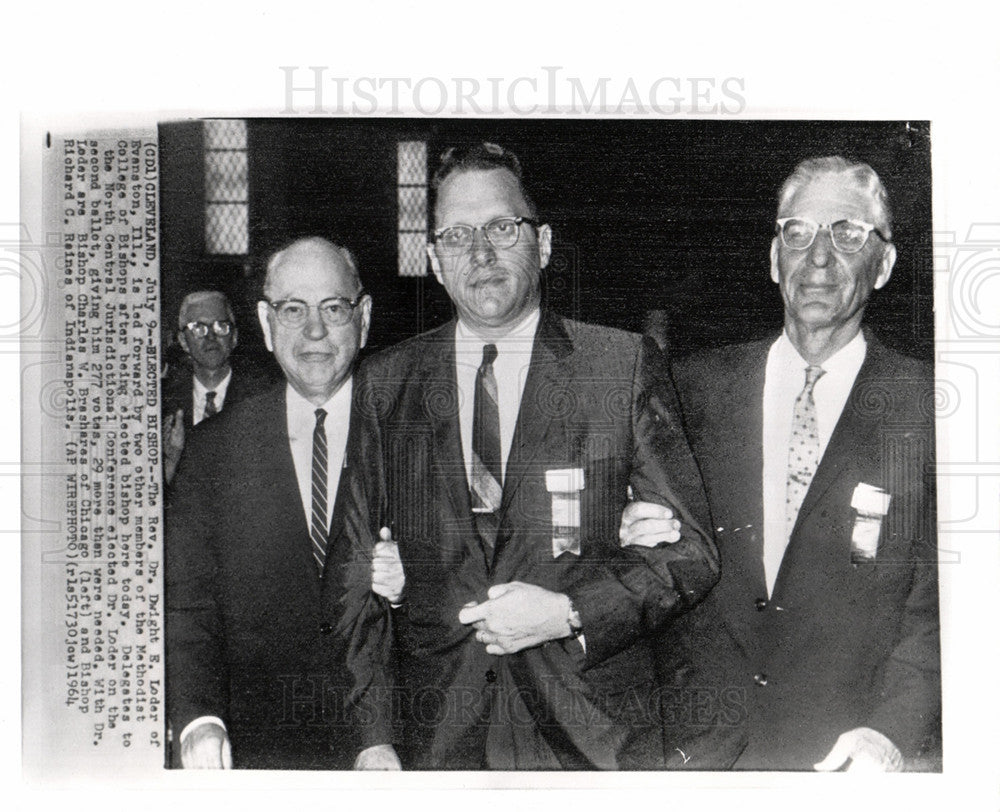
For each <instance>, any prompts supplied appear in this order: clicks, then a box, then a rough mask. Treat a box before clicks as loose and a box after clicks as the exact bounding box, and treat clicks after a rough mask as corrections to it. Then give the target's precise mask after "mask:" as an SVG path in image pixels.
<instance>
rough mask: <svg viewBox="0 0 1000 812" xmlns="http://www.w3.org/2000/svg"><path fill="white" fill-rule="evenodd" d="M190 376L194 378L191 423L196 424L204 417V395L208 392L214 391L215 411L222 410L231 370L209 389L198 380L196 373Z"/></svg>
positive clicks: (231, 376)
mask: <svg viewBox="0 0 1000 812" xmlns="http://www.w3.org/2000/svg"><path fill="white" fill-rule="evenodd" d="M191 377H192V378H193V379H194V392H193V397H192V398H191V408H192V409H193V410H194V414H193V415H191V425H192V426H197V425H198V424H199V423H200V422H201V421H202V420H204V419H205V395H206V394H208V393H209V392H215V411H217V412H221V411H222V404H223V403H225V402H226V390H227V389H229V382H230V381H231V380H232V379H233V371H232V370H231V369H230V370H229V372H227V373H226V377H225V378H223V379H222V381H221V382H220V383H219V385H218V386H216V387H215V388H213V389H209V388H208V387H207V386H205V384H203V383H202V382H201V381H199V380H198V376H197V375H192V376H191Z"/></svg>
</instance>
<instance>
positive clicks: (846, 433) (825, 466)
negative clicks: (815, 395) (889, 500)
mask: <svg viewBox="0 0 1000 812" xmlns="http://www.w3.org/2000/svg"><path fill="white" fill-rule="evenodd" d="M865 338H866V340H867V345H868V346H867V350H866V352H865V360H864V363H863V364H862V365H861V369H860V370H859V371H858V376H857V378H856V379H855V381H854V385H853V386H852V387H851V392H850V394H849V395H848V397H847V401H846V402H845V403H844V409H843V411H842V412H841V414H840V419H839V420H838V421H837V425H836V426H835V427H834V430H833V434H832V435H830V442H829V443H828V444H827V446H826V451H825V452H824V453H823V458H822V459H821V460H820V463H819V466H818V467H817V469H816V475H815V476H814V477H813V481H812V483H811V484H810V486H809V490H808V491H806V495H805V498H804V499H803V501H802V507H801V508H800V509H799V514H798V517H797V518H796V520H795V526H794V528H793V529H792V534H791V537H790V539H789V542H788V548H787V549H786V550H785V555H784V558H782V561H781V567H780V569H779V571H778V577H777V579H776V581H775V585H774V594H775V596H780V595H781V594H782V593H784V592H785V591H786V590H787V584H786V581H787V579H788V574H787V573H788V572H794V571H795V569H796V562H797V561H798V560H799V559H801V558H802V557H803V556H804V555H805V554H806V553H807V551H806V549H805V547H804V545H808V544H811V543H815V539H811V538H804V537H803V534H802V532H801V529H802V526H803V523H804V522H805V521H806V520H807V519H808V518H809V516H810V514H812V512H813V511H815V510H818V509H819V508H820V507H821V506H822V505H823V504H824V497H825V496H826V495H827V493H829V492H830V489H831V488H833V487H834V486H835V485H836V484H837V483H839V482H842V481H843V480H844V479H845V478H846V479H848V480H851V481H852V482H854V483H857V482H861V481H872V479H873V477H872V476H871V475H870V473H868V472H869V471H870V470H871V469H872V468H876V469H877V468H878V458H879V455H880V453H881V452H880V449H879V432H878V421H877V419H876V414H878V413H879V412H880V409H875V410H874V411H873V410H872V409H871V408H870V407H868V406H867V405H866V404H867V403H868V401H869V400H870V399H871V397H872V396H873V394H874V395H875V396H876V397H877V395H878V391H879V390H878V382H879V381H884V380H885V379H886V378H887V377H891V376H892V374H893V373H892V370H891V369H887V368H886V358H885V353H884V350H883V348H882V346H881V344H879V343H878V341H877V340H876V339H875V338H874V337H873V336H872V335H870V334H869V333H867V332H866V333H865ZM876 479H877V478H876ZM875 484H881V483H880V482H877V483H875ZM838 492H839V491H838Z"/></svg>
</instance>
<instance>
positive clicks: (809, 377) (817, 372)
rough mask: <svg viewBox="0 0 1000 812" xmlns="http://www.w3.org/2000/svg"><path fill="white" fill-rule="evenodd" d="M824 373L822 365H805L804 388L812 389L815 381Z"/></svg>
mask: <svg viewBox="0 0 1000 812" xmlns="http://www.w3.org/2000/svg"><path fill="white" fill-rule="evenodd" d="M824 375H826V370H825V369H823V367H814V366H808V367H806V389H810V390H811V389H812V388H813V387H814V386H815V385H816V381H818V380H819V379H820V378H822V377H823V376H824Z"/></svg>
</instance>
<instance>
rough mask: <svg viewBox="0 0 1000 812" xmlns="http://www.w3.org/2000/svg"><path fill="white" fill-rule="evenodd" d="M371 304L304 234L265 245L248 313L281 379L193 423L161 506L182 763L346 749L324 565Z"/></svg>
mask: <svg viewBox="0 0 1000 812" xmlns="http://www.w3.org/2000/svg"><path fill="white" fill-rule="evenodd" d="M371 308H372V302H371V297H369V296H368V295H367V294H365V293H364V290H363V288H362V286H361V280H360V278H359V275H358V270H357V266H356V264H355V261H354V259H353V257H352V256H351V254H350V252H348V251H347V250H346V249H344V248H341V247H339V246H336V245H334V244H332V243H330V242H328V241H327V240H325V239H321V238H318V237H308V238H303V239H299V240H296V241H295V242H293V243H291V244H290V245H288V246H287V247H285V248H284V249H282V250H280V251H278V252H276V253H275V254H274V255H273V256H272V257H271V258H270V260H269V262H268V264H267V276H266V279H265V282H264V286H263V297H262V299H261V301H260V302H259V303H258V307H257V315H258V318H259V321H260V325H261V329H262V330H263V331H264V340H265V343H266V344H267V348H268V349H269V350H270V351H271V352H272V353H273V354H274V356H275V358H276V359H277V361H278V364H279V365H280V366H281V369H282V371H283V372H284V380H283V381H282V382H281V384H280V385H278V386H276V387H274V388H272V389H270V390H268V391H266V392H264V393H262V394H260V395H258V396H257V397H255V398H251V399H249V400H245V401H243V402H241V403H238V404H235V405H234V406H232V407H231V408H227V409H226V410H225V411H224V412H223V413H222V414H220V415H219V416H218V417H215V418H213V419H212V420H210V421H208V422H206V423H205V424H204V426H201V425H199V426H198V427H197V428H196V429H195V430H194V436H193V437H192V441H191V443H190V448H189V451H188V452H186V453H185V455H184V457H183V460H182V462H181V467H180V470H179V471H178V474H177V479H176V482H175V485H174V488H173V491H172V494H171V499H170V502H169V505H168V510H167V516H166V522H167V539H166V557H167V589H166V600H167V692H168V699H169V711H168V712H169V718H170V721H171V727H172V730H173V732H174V735H175V739H176V743H175V746H179V749H180V755H181V762H182V765H183V766H184V767H188V768H190V767H195V768H197V767H216V768H217V767H226V766H230V765H233V766H236V767H256V768H268V769H305V768H311V769H338V768H344V767H349V766H350V764H351V760H352V759H353V758H354V755H355V753H356V751H357V744H356V743H355V740H354V739H353V738H352V736H351V729H350V725H348V724H347V722H346V721H345V718H344V714H343V713H342V708H343V705H344V687H345V686H346V685H347V684H349V680H348V678H347V675H346V674H345V672H344V662H345V656H344V644H343V641H342V640H341V638H340V637H339V636H338V635H336V634H334V629H335V627H336V626H337V625H338V623H339V619H340V614H341V612H342V606H341V605H340V604H339V603H338V601H337V598H338V595H339V593H338V592H337V591H336V590H335V589H331V588H330V584H331V581H330V579H328V578H327V569H328V566H327V565H328V562H331V563H330V567H334V564H333V563H332V562H333V561H339V560H340V559H341V557H342V555H343V550H344V542H343V539H342V528H343V520H342V514H343V491H344V488H345V487H346V482H347V472H346V470H345V463H344V457H345V447H346V444H347V438H348V435H349V434H350V433H351V432H354V431H355V430H356V427H355V423H356V422H357V416H356V415H355V414H354V412H353V410H352V394H353V379H352V372H353V369H354V362H355V359H356V358H357V355H358V351H359V350H360V349H361V348H362V347H364V345H365V342H366V341H367V337H368V327H369V324H370V322H371ZM334 581H336V579H334Z"/></svg>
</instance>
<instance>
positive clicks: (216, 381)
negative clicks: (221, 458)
mask: <svg viewBox="0 0 1000 812" xmlns="http://www.w3.org/2000/svg"><path fill="white" fill-rule="evenodd" d="M177 321H178V328H177V341H178V343H179V344H180V346H181V348H182V349H183V350H184V353H185V356H186V360H187V362H188V363H187V364H184V365H181V366H178V367H175V368H173V369H170V370H168V372H167V376H166V378H165V379H164V381H163V391H162V398H161V403H162V409H161V410H162V412H163V414H164V442H163V447H164V452H165V453H164V467H165V472H166V480H167V482H168V484H169V483H170V482H171V480H172V479H173V475H174V472H175V471H176V469H177V464H178V462H179V461H180V456H181V454H182V452H183V450H184V440H185V436H186V433H187V432H188V431H189V430H190V429H191V428H193V427H194V426H197V425H198V424H199V423H200V422H201V421H202V420H205V419H206V418H209V417H212V416H213V415H215V414H218V413H219V412H221V411H222V409H223V407H224V406H225V405H226V404H227V403H229V404H233V403H237V402H239V401H240V400H244V399H246V398H248V397H250V396H252V395H255V394H257V393H258V392H260V391H261V390H262V389H264V388H265V387H266V385H267V379H266V378H265V377H264V376H262V375H260V374H259V373H258V372H256V371H255V370H254V369H252V368H246V367H241V368H240V369H239V370H238V371H237V372H234V370H233V365H232V363H231V361H230V356H231V355H232V353H233V350H234V349H236V344H237V342H238V339H239V330H238V329H237V327H236V317H235V316H234V314H233V309H232V307H231V306H230V304H229V300H228V299H227V298H226V296H225V294H224V293H221V292H220V291H217V290H199V291H194V292H192V293H189V294H188V295H187V296H185V297H184V301H182V302H181V307H180V311H179V313H178V317H177Z"/></svg>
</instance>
